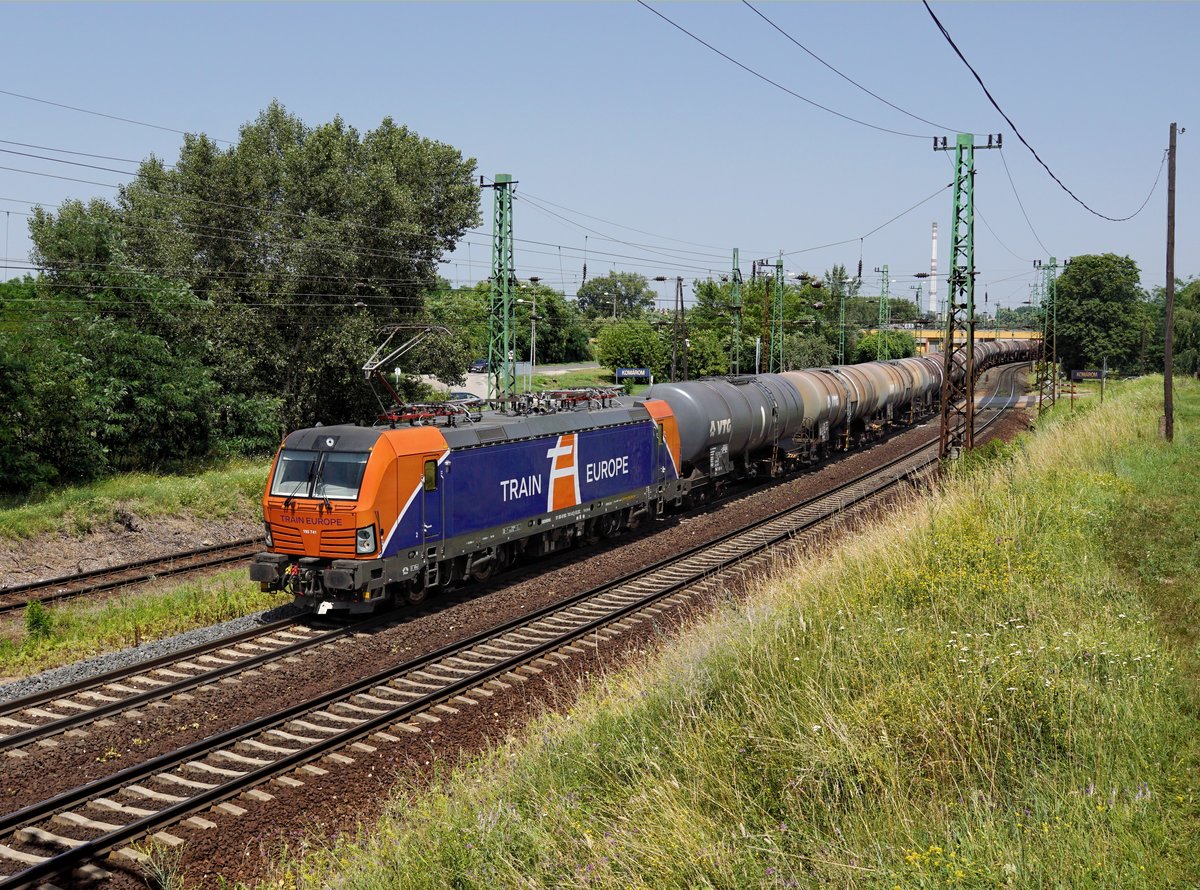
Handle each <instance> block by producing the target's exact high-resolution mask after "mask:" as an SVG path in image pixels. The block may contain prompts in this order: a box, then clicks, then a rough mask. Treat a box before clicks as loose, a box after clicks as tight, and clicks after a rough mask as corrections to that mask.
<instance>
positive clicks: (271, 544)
mask: <svg viewBox="0 0 1200 890" xmlns="http://www.w3.org/2000/svg"><path fill="white" fill-rule="evenodd" d="M263 525H265V526H266V528H267V532H266V534H265V535H263V537H265V538H266V539H267V546H268V547H274V546H275V539H274V538H272V537H271V523H269V522H264V523H263Z"/></svg>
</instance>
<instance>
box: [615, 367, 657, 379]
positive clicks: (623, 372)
mask: <svg viewBox="0 0 1200 890" xmlns="http://www.w3.org/2000/svg"><path fill="white" fill-rule="evenodd" d="M649 378H650V369H649V368H617V370H616V379H617V380H647V379H649Z"/></svg>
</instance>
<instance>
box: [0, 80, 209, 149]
mask: <svg viewBox="0 0 1200 890" xmlns="http://www.w3.org/2000/svg"><path fill="white" fill-rule="evenodd" d="M0 95H4V96H12V97H13V98H14V99H25V100H26V101H28V102H38V103H40V104H42V105H53V106H54V107H55V108H65V109H67V110H68V111H78V112H79V113H80V114H91V115H95V116H96V117H103V118H108V119H109V120H113V121H121V122H122V123H126V124H136V125H137V126H139V127H149V128H151V129H153V130H163V131H164V132H167V133H178V134H179V135H181V136H193V135H198V134H195V133H191V132H189V131H187V130H177V129H175V128H174V127H164V126H163V125H162V124H150V123H147V122H146V121H139V120H135V119H134V118H131V117H122V116H121V115H119V114H106V113H105V112H103V111H92V110H91V109H90V108H80V107H79V106H77V105H67V104H66V103H64V102H53V101H51V100H50V99H40V98H38V97H37V96H27V95H25V94H23V93H14V92H13V91H12V90H0ZM208 138H209V139H212V140H213V141H214V142H224V143H225V144H226V145H233V141H232V140H230V139H218V138H217V137H215V136H209V137H208Z"/></svg>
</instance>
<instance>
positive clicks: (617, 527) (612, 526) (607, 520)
mask: <svg viewBox="0 0 1200 890" xmlns="http://www.w3.org/2000/svg"><path fill="white" fill-rule="evenodd" d="M596 526H597V529H596V530H597V531H598V532H599V533H600V537H602V538H612V537H615V536H616V535H618V534H620V532H621V514H620V512H613V513H609V514H607V515H606V516H601V517H600V519H599V520H598V521H597V523H596Z"/></svg>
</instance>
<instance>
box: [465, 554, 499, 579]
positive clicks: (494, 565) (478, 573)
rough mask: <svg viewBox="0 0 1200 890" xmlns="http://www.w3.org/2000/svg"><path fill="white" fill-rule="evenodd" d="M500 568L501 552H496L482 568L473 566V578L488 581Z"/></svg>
mask: <svg viewBox="0 0 1200 890" xmlns="http://www.w3.org/2000/svg"><path fill="white" fill-rule="evenodd" d="M499 568H500V554H499V553H495V554H493V555H492V558H491V559H489V560H488V561H487V562H485V563H484V564H483V567H482V568H478V569H477V568H474V567H472V568H471V578H473V579H474V580H476V581H486V580H487V579H488V578H490V577H492V575H494V574H496V572H497V570H499Z"/></svg>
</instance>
